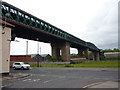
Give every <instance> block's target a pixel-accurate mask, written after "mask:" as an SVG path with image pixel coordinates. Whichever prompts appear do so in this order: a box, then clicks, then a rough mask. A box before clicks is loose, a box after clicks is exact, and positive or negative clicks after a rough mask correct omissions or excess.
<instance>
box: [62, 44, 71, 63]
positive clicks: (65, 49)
mask: <svg viewBox="0 0 120 90" xmlns="http://www.w3.org/2000/svg"><path fill="white" fill-rule="evenodd" d="M61 52H62V58H63V60H65V61H69V60H70V43H68V42H65V43H64V44H63V45H62V49H61Z"/></svg>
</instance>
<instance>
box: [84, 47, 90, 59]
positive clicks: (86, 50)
mask: <svg viewBox="0 0 120 90" xmlns="http://www.w3.org/2000/svg"><path fill="white" fill-rule="evenodd" d="M88 51H89V48H86V49H85V51H84V54H85V57H86V59H89V54H88Z"/></svg>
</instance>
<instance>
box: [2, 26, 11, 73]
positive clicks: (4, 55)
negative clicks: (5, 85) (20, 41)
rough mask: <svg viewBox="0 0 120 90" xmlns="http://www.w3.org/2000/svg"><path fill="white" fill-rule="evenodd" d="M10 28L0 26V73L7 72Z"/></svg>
mask: <svg viewBox="0 0 120 90" xmlns="http://www.w3.org/2000/svg"><path fill="white" fill-rule="evenodd" d="M10 40H11V28H9V27H5V28H4V29H3V27H2V26H0V73H1V74H9V68H10V66H9V65H10Z"/></svg>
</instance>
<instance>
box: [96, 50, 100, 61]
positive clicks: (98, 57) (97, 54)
mask: <svg viewBox="0 0 120 90" xmlns="http://www.w3.org/2000/svg"><path fill="white" fill-rule="evenodd" d="M96 60H97V61H100V56H99V52H97V53H96Z"/></svg>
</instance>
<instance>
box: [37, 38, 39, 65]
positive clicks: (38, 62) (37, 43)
mask: <svg viewBox="0 0 120 90" xmlns="http://www.w3.org/2000/svg"><path fill="white" fill-rule="evenodd" d="M37 41H38V43H37V54H38V55H39V38H37ZM37 67H39V59H38V60H37Z"/></svg>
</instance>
